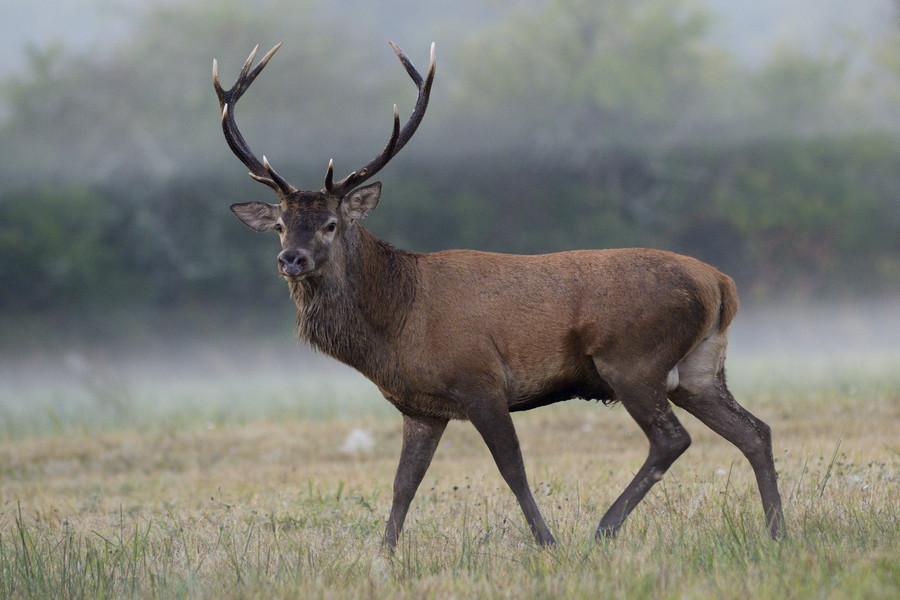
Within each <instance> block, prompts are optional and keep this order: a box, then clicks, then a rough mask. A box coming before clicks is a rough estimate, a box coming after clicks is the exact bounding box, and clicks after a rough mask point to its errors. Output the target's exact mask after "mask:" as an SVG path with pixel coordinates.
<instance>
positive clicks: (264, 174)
mask: <svg viewBox="0 0 900 600" xmlns="http://www.w3.org/2000/svg"><path fill="white" fill-rule="evenodd" d="M279 48H281V44H280V43H279V44H278V45H277V46H275V47H274V48H272V49H271V50H269V51H268V52H267V53H266V55H265V56H263V57H262V60H260V61H259V64H258V65H256V67H255V68H254V69H253V70H252V71H251V70H250V65H251V64H253V58H254V57H255V56H256V51H257V50H259V45H257V46H256V47H255V48H253V52H251V53H250V56H249V57H247V62H245V63H244V68H243V69H241V73H240V75H238V78H237V81H236V82H235V84H234V86H232V88H231V89H230V90H224V89H222V85H221V84H220V83H219V67H218V64H217V63H216V60H215V59H213V86H215V88H216V94H217V95H218V97H219V108H221V109H222V131H223V132H224V133H225V141H226V142H228V147H229V148H231V151H232V152H234V154H235V156H237V157H238V158H239V159H240V160H241V162H243V163H244V164H245V165H247V168H248V169H250V177H252V178H253V179H255V180H257V181H259V182H262V183H264V184H266V185H267V186H269V187H271V188H272V189H274V190H275V191H276V192H279V193H281V194H285V195H286V194H291V193H293V192H296V191H297V188H295V187H294V186H292V185H291V184H289V183H288V182H287V181H285V179H284V178H283V177H281V176H280V175H279V174H278V173H276V172H275V169H273V168H272V165H270V164H269V161H268V160H266V157H265V156H263V159H262V162H260V161H259V159H258V158H256V156H255V155H254V154H253V152H252V151H251V150H250V146H248V145H247V142H246V141H245V140H244V136H242V135H241V132H240V130H239V129H238V126H237V124H236V123H235V121H234V105H235V104H237V101H238V100H239V99H240V97H241V96H242V95H243V94H244V92H246V91H247V88H249V87H250V84H251V83H253V80H254V79H256V77H257V75H259V74H260V72H262V70H263V69H264V68H265V66H266V64H267V63H268V62H269V59H270V58H272V55H274V54H275V52H276V51H277V50H278V49H279Z"/></svg>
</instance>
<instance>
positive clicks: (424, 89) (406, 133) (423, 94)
mask: <svg viewBox="0 0 900 600" xmlns="http://www.w3.org/2000/svg"><path fill="white" fill-rule="evenodd" d="M388 43H389V44H390V45H391V48H393V50H394V53H395V54H396V55H397V58H399V59H400V62H401V63H402V64H403V68H404V69H406V73H407V74H408V75H409V76H410V78H411V79H412V80H413V83H415V84H416V88H418V90H419V95H418V97H417V98H416V105H415V107H414V108H413V111H412V114H411V115H410V117H409V120H408V121H407V122H406V124H405V125H404V126H403V129H402V130H401V129H400V115H399V114H398V113H397V105H396V104H395V105H394V128H393V131H392V132H391V137H390V139H389V140H388V143H387V146H385V147H384V150H382V151H381V154H379V155H378V156H377V157H375V159H374V160H372V161H371V162H369V164H367V165H366V166H364V167H363V168H361V169H359V170H357V171H354V172H352V173H350V174H349V175H347V176H346V177H345V178H343V179H341V180H340V181H338V182H337V183H332V168H333V167H332V165H331V164H329V166H328V174H327V175H326V177H325V191H327V192H329V193H331V194H334V195H335V196H337V197H338V198H341V197H343V196H344V195H346V194H347V192H349V191H351V190H352V189H353V188H355V187H357V186H359V185H360V184H361V183H363V182H364V181H366V180H367V179H369V178H370V177H372V176H373V175H375V173H377V172H378V171H380V170H381V169H382V168H383V167H384V166H385V165H386V164H387V163H388V162H389V161H390V160H391V159H392V158H393V157H394V156H396V154H397V153H398V152H400V150H401V149H402V148H403V146H405V145H406V143H407V142H408V141H409V140H410V138H412V136H413V134H414V133H415V132H416V129H418V127H419V123H421V122H422V117H424V116H425V109H427V108H428V99H429V96H430V94H431V84H432V83H433V82H434V72H435V58H434V43H432V44H431V56H430V59H429V63H428V74H427V75H426V77H425V78H424V79H423V78H422V76H421V75H420V74H419V72H418V71H417V70H416V67H415V66H413V64H412V61H410V60H409V57H407V56H406V54H405V53H404V52H403V50H401V49H400V48H398V47H397V45H396V44H394V42H388Z"/></svg>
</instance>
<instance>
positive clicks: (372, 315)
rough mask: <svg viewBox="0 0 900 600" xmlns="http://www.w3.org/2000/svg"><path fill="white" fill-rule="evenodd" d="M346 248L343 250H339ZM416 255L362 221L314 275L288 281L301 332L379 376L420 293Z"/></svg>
mask: <svg viewBox="0 0 900 600" xmlns="http://www.w3.org/2000/svg"><path fill="white" fill-rule="evenodd" d="M341 249H342V252H341V251H340V250H341ZM416 280H417V274H416V255H415V254H412V253H409V252H406V251H403V250H397V249H396V248H394V247H393V246H391V245H390V244H388V243H387V242H385V241H383V240H380V239H378V238H377V237H375V236H374V235H372V234H371V233H369V232H368V231H367V230H366V229H364V228H362V227H361V226H359V225H356V226H355V227H353V229H352V230H351V231H349V232H347V234H346V237H345V238H344V240H343V245H342V246H341V247H340V249H336V252H335V254H334V255H332V257H331V258H330V259H329V262H328V264H326V265H324V266H323V268H322V271H321V272H320V273H319V274H317V275H316V276H315V277H308V278H305V279H303V280H300V281H289V286H290V290H291V297H292V298H293V299H294V302H295V303H296V305H297V333H298V335H299V336H300V339H302V340H304V341H307V342H308V343H309V344H310V345H311V346H312V347H313V348H315V349H318V350H321V351H322V352H325V353H326V354H328V355H330V356H332V357H334V358H336V359H338V360H340V361H341V362H344V363H346V364H348V365H350V366H351V367H353V368H355V369H357V370H359V371H360V372H362V373H363V374H365V375H368V376H370V377H373V378H375V379H378V377H377V372H378V371H380V370H381V369H382V368H383V367H384V366H385V365H383V364H377V363H376V362H375V361H379V360H380V361H384V360H385V359H386V358H387V357H388V356H389V354H388V353H387V352H378V351H377V350H378V348H379V347H384V348H385V349H389V347H390V346H389V341H390V340H393V339H396V336H397V335H398V334H399V333H400V332H401V331H402V329H403V327H404V324H405V322H406V317H407V315H408V314H409V310H410V307H411V306H412V303H413V301H414V300H415V294H416Z"/></svg>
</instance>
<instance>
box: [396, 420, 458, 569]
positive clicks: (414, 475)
mask: <svg viewBox="0 0 900 600" xmlns="http://www.w3.org/2000/svg"><path fill="white" fill-rule="evenodd" d="M446 427H447V419H434V418H428V417H409V416H406V415H403V445H402V447H401V450H400V463H399V465H397V475H396V476H395V477H394V501H393V503H392V505H391V516H390V517H388V522H387V527H386V528H385V530H384V537H383V538H382V541H381V543H382V546H383V547H385V548H386V549H387V550H388V551H390V552H393V551H394V549H395V548H396V547H397V538H398V537H400V531H401V530H402V529H403V522H404V521H405V520H406V513H407V511H408V510H409V505H410V503H411V502H412V499H413V497H414V496H415V495H416V490H417V489H418V488H419V484H420V483H421V482H422V478H423V477H424V476H425V472H426V471H427V470H428V466H429V465H430V464H431V459H432V458H433V457H434V451H435V450H436V449H437V446H438V442H439V441H440V440H441V435H443V433H444V428H446Z"/></svg>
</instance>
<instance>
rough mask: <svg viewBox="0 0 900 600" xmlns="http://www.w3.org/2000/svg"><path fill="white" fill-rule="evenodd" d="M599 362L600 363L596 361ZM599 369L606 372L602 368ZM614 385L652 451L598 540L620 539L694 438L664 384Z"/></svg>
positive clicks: (605, 517)
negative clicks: (628, 521)
mask: <svg viewBox="0 0 900 600" xmlns="http://www.w3.org/2000/svg"><path fill="white" fill-rule="evenodd" d="M595 362H598V361H596V359H595ZM598 369H599V370H601V372H603V369H602V368H601V367H600V366H599V364H598ZM633 379H634V380H641V379H643V378H637V377H636V378H633ZM612 385H613V389H614V390H615V392H616V396H617V397H618V398H619V400H620V401H621V402H622V404H623V406H625V409H626V410H627V411H628V414H630V415H631V417H632V418H633V419H634V420H635V421H636V422H637V424H638V425H639V426H640V427H641V429H642V430H643V431H644V434H645V435H646V436H647V439H648V440H649V442H650V451H649V453H648V455H647V459H646V460H645V461H644V464H643V466H641V468H640V470H638V472H637V474H636V475H635V476H634V479H632V480H631V483H629V484H628V486H627V487H626V488H625V491H624V492H622V494H621V495H620V496H619V497H618V498H617V499H616V501H615V502H613V504H612V506H610V507H609V509H608V510H607V511H606V514H604V515H603V518H602V519H600V524H599V525H598V527H597V533H596V536H597V538H598V539H603V538H610V537H614V536H615V535H616V533H617V532H618V531H619V528H620V527H621V526H622V523H623V522H624V521H625V518H626V517H627V516H628V515H629V513H631V511H632V510H634V507H635V506H637V504H638V503H639V502H640V501H641V500H642V499H643V498H644V496H646V495H647V492H648V491H650V488H651V487H653V484H655V483H656V482H657V481H659V480H660V479H661V478H662V476H663V474H664V473H665V472H666V471H667V470H668V469H669V467H670V466H671V465H672V463H674V462H675V460H676V459H677V458H678V457H679V456H681V455H682V453H684V451H685V450H687V448H688V446H690V444H691V437H690V436H689V435H688V432H687V431H686V430H685V429H684V427H683V426H682V425H681V423H680V422H679V421H678V418H677V417H676V416H675V413H673V412H672V409H671V408H670V406H669V402H668V400H667V399H666V394H665V387H664V384H663V382H662V381H661V382H660V385H658V386H656V387H649V386H645V385H636V384H628V383H626V384H616V383H613V384H612Z"/></svg>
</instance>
